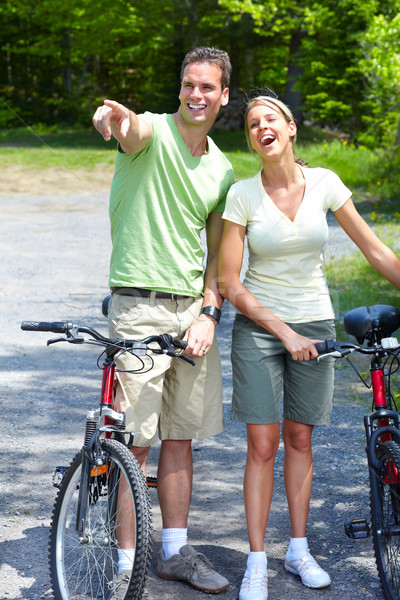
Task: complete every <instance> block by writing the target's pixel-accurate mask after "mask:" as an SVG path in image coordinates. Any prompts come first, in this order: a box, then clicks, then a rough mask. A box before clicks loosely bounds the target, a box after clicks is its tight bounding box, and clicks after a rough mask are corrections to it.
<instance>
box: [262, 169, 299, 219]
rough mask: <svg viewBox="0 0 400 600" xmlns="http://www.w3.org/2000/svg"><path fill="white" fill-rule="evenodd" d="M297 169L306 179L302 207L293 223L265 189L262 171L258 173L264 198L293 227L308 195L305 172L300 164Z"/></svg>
mask: <svg viewBox="0 0 400 600" xmlns="http://www.w3.org/2000/svg"><path fill="white" fill-rule="evenodd" d="M296 164H297V163H296ZM297 167H298V168H299V169H300V171H301V173H302V175H303V178H304V191H303V197H302V199H301V202H300V206H299V208H298V209H297V211H296V214H295V216H294V219H293V221H292V219H289V217H288V216H287V215H286V214H285V213H284V212H283V211H282V210H281V209H280V208H278V206H277V205H276V204H275V202H274V201H273V200H272V198H271V196H270V195H269V194H268V193H267V191H266V189H265V187H264V184H263V181H262V175H261V173H262V169H261V170H260V171H259V173H258V185H259V187H260V189H261V191H262V193H263V197H265V198H266V199H267V201H268V203H269V204H270V205H271V207H272V208H273V209H274V211H275V212H276V213H278V215H280V216H281V218H282V219H284V220H285V221H286V222H287V223H288V224H290V225H291V226H293V225H295V223H296V220H297V216H298V214H299V212H300V211H301V209H302V206H303V204H304V199H305V197H306V193H307V178H306V176H305V173H304V170H303V168H302V167H301V165H299V164H297Z"/></svg>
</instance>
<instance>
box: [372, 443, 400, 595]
mask: <svg viewBox="0 0 400 600" xmlns="http://www.w3.org/2000/svg"><path fill="white" fill-rule="evenodd" d="M377 458H378V460H380V461H381V462H382V463H383V466H382V468H381V469H380V470H379V472H375V471H373V470H372V469H371V470H370V483H371V529H372V538H373V546H374V553H375V560H376V565H377V568H378V575H379V580H380V583H381V587H382V592H383V595H384V597H385V598H386V600H399V599H400V484H399V483H398V476H397V473H396V472H395V473H393V467H395V470H397V471H398V473H399V474H400V445H399V444H398V443H397V442H395V441H386V442H383V443H382V444H380V445H379V447H378V448H377Z"/></svg>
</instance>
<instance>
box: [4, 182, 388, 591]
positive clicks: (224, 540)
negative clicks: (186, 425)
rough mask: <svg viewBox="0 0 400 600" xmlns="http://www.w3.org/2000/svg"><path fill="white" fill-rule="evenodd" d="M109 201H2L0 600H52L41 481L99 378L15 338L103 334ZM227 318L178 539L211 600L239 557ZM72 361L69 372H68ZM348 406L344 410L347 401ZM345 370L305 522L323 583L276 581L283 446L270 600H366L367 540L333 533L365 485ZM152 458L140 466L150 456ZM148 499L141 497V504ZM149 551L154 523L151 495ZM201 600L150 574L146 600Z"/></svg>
mask: <svg viewBox="0 0 400 600" xmlns="http://www.w3.org/2000/svg"><path fill="white" fill-rule="evenodd" d="M107 196H108V194H107V193H88V194H87V195H81V194H80V195H69V196H63V195H56V196H54V197H44V196H29V195H21V196H12V195H7V196H4V197H2V198H0V203H1V211H2V215H3V219H2V220H1V222H0V244H1V249H2V261H1V263H0V280H1V281H2V282H3V293H2V294H1V318H0V336H1V339H2V341H3V343H2V346H1V349H0V357H1V362H0V364H1V388H0V389H1V406H2V407H3V415H2V419H1V423H0V451H1V459H2V460H1V462H0V495H1V514H0V598H1V599H3V600H4V599H10V600H11V599H16V600H19V599H24V600H28V599H29V600H41V599H47V598H50V597H51V592H50V589H49V576H48V567H47V543H48V527H49V520H50V515H51V511H52V505H53V502H54V497H55V489H54V488H53V487H52V485H51V473H52V470H53V468H54V466H55V465H64V464H68V463H69V461H70V460H71V459H72V457H73V456H74V454H75V453H76V451H77V449H78V448H79V447H80V445H81V443H82V434H83V427H84V425H83V423H84V418H85V414H86V412H87V410H88V409H89V408H92V407H94V406H95V405H96V404H97V397H98V389H99V385H100V372H99V371H96V369H95V359H96V353H94V352H93V350H92V349H90V348H87V347H84V348H80V347H72V346H69V345H65V346H64V345H62V344H59V345H57V346H55V347H46V340H47V337H48V336H47V334H45V333H43V334H40V333H37V334H34V333H28V332H22V331H21V330H20V322H21V321H22V320H23V319H38V320H63V319H68V320H81V321H85V322H87V323H89V324H91V325H92V326H94V327H96V328H98V329H100V330H103V331H104V332H106V330H107V329H106V323H105V320H104V319H103V317H102V316H101V310H100V305H101V300H102V298H103V297H104V296H105V295H106V294H107V291H108V290H107V275H108V258H109V252H110V243H109V236H108V221H107ZM232 318H233V310H232V309H231V308H229V306H226V307H225V309H224V313H223V318H222V321H221V324H220V326H219V327H218V337H219V342H220V348H221V354H222V361H223V368H224V386H225V392H224V406H225V412H226V429H225V431H224V433H223V434H221V435H219V436H216V437H214V438H211V439H207V440H202V441H199V442H195V443H194V452H193V456H194V469H195V476H194V490H193V501H192V508H191V515H190V529H189V534H190V540H191V542H192V543H193V544H194V545H195V546H196V547H197V548H198V549H199V550H200V551H204V552H205V553H206V554H207V556H208V557H209V558H210V560H211V561H212V562H213V563H214V565H216V566H217V568H218V569H219V570H220V571H221V572H222V573H223V574H224V575H225V576H226V577H228V579H229V580H230V582H231V585H230V587H229V589H228V590H227V591H226V592H223V593H221V595H220V596H219V597H220V598H221V600H231V599H232V600H233V599H237V597H238V589H239V586H240V582H241V578H242V574H243V570H244V566H245V561H246V555H247V551H248V545H247V540H246V529H245V518H244V510H243V502H242V491H241V481H242V476H243V468H244V463H245V450H246V444H245V431H244V426H242V425H240V424H237V423H233V422H231V421H230V420H229V403H230V393H231V372H230V362H229V339H230V330H231V326H232ZM78 360H79V362H78ZM349 396H350V400H349ZM355 396H357V397H360V396H363V392H362V390H360V388H359V386H358V385H357V383H356V380H355V378H354V376H353V375H352V373H351V371H349V370H348V369H347V368H340V369H338V371H337V388H336V394H335V405H334V411H333V419H332V423H331V425H330V426H329V427H324V428H319V429H317V430H316V432H315V439H314V449H315V453H314V456H315V476H314V491H313V498H312V503H311V512H310V519H309V532H308V535H309V540H310V543H311V547H312V552H313V554H314V555H315V556H316V557H317V558H318V560H319V561H320V562H321V565H322V566H324V567H326V568H327V569H328V570H329V571H330V573H331V576H332V580H333V583H332V585H331V586H330V587H329V588H327V589H325V590H310V589H307V588H305V587H303V586H302V585H301V583H300V582H299V580H298V579H297V578H296V577H294V576H292V575H290V574H287V573H286V572H285V571H284V569H283V564H282V559H283V557H284V554H285V552H286V545H287V541H288V535H289V530H288V514H287V508H286V502H285V497H284V491H283V483H282V448H280V450H279V457H278V461H277V465H278V466H277V469H276V489H275V495H274V501H273V506H272V511H271V517H270V523H269V528H268V533H267V538H266V539H267V542H266V548H267V551H268V555H269V576H270V585H269V589H270V595H269V598H270V600H301V599H307V600H309V599H310V600H311V599H312V600H317V599H318V600H319V599H324V600H333V599H335V600H349V598H350V599H357V600H371V599H375V600H378V599H380V598H382V595H381V592H380V588H379V585H378V581H377V573H376V569H375V565H374V560H373V553H372V543H371V540H370V539H367V540H361V541H357V542H355V541H351V540H349V539H348V538H346V537H345V535H344V531H343V523H344V522H345V521H346V520H349V519H351V518H353V517H357V516H367V513H368V502H369V500H368V482H367V467H366V459H365V452H364V441H363V427H362V417H363V415H364V413H365V412H367V407H366V405H365V404H363V403H362V402H360V401H359V400H358V401H357V402H355V401H354V402H353V401H352V400H351V398H354V397H355ZM157 451H158V449H157V447H155V448H154V449H153V450H152V455H151V460H153V459H154V462H155V461H156V458H157ZM151 493H153V492H151ZM153 514H154V528H155V533H154V539H155V549H156V550H157V549H158V547H159V542H160V514H159V509H158V505H157V500H156V496H155V495H154V497H153ZM204 597H206V595H205V594H202V593H201V592H196V591H195V590H193V589H192V588H190V587H189V586H187V585H185V584H182V583H173V582H166V581H163V580H160V579H158V578H157V576H156V575H155V566H154V560H153V564H152V566H151V570H150V575H149V579H148V585H147V589H146V592H145V594H144V599H145V600H158V599H160V598H163V599H166V600H185V599H187V600H197V599H199V600H200V599H201V598H204Z"/></svg>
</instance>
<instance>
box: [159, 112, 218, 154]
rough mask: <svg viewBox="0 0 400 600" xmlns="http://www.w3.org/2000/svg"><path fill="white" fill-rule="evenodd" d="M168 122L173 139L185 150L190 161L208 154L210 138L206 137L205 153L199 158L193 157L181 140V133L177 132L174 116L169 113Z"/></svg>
mask: <svg viewBox="0 0 400 600" xmlns="http://www.w3.org/2000/svg"><path fill="white" fill-rule="evenodd" d="M168 122H169V124H170V127H171V130H172V133H173V135H174V137H175V139H177V140H178V141H179V145H181V146H182V147H183V148H184V149H185V152H187V154H188V156H190V157H191V158H192V159H194V160H198V159H201V158H203V156H207V155H208V154H209V153H210V138H209V137H208V135H206V151H205V152H203V154H200V155H199V156H193V154H192V153H191V152H190V150H189V148H188V146H187V145H186V142H185V140H184V139H183V137H182V134H181V132H180V131H179V127H178V125H177V124H176V123H175V119H174V115H173V114H171V113H168ZM171 125H172V126H171Z"/></svg>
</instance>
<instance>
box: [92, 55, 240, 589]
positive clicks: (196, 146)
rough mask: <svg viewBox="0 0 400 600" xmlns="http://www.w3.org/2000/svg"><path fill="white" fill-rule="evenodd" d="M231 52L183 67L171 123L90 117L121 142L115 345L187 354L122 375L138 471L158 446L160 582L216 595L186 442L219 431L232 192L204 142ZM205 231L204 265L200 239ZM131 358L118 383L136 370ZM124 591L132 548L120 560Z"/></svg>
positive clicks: (103, 112) (224, 88)
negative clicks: (152, 342)
mask: <svg viewBox="0 0 400 600" xmlns="http://www.w3.org/2000/svg"><path fill="white" fill-rule="evenodd" d="M230 72H231V65H230V61H229V57H228V55H227V54H226V52H224V51H222V50H219V49H216V48H207V47H201V48H196V49H194V50H192V51H191V52H189V53H188V54H187V55H186V57H185V59H184V61H183V64H182V72H181V78H182V79H181V89H180V94H179V100H180V105H179V108H178V110H177V112H176V113H174V114H172V115H165V114H163V115H159V114H151V113H144V114H143V115H139V116H138V115H136V114H135V113H134V112H132V111H131V110H128V109H127V108H126V107H124V106H122V105H121V104H118V103H117V102H113V101H110V100H105V101H104V106H102V107H99V108H98V109H97V111H96V113H95V115H94V117H93V123H94V125H95V127H96V129H97V130H98V131H99V132H100V133H101V134H102V135H103V137H104V139H105V140H110V139H111V136H112V135H113V136H114V137H115V138H116V139H117V140H118V142H119V144H118V153H117V157H116V165H115V174H114V179H113V183H112V188H111V196H110V219H111V237H112V242H113V250H112V255H111V263H110V287H111V291H112V299H111V303H110V311H109V323H110V335H111V336H112V337H114V336H115V337H125V338H131V339H140V338H144V337H145V336H147V335H151V334H158V333H163V332H167V333H171V334H172V335H175V336H177V337H181V338H183V339H185V340H186V341H187V343H188V346H187V349H186V350H185V353H186V354H187V355H188V356H190V357H192V358H194V359H195V362H196V365H195V367H192V366H191V365H188V364H187V363H185V362H184V361H180V360H173V359H170V358H168V357H166V356H160V357H157V356H155V357H154V359H155V365H154V368H153V369H152V370H151V371H149V372H148V373H143V374H139V375H129V374H128V373H124V372H119V374H118V384H119V385H118V390H117V399H118V403H119V406H120V409H121V410H123V411H124V412H125V414H126V419H127V428H128V429H131V430H133V431H135V439H134V446H133V447H132V451H133V452H134V454H135V456H136V458H137V460H138V461H139V463H140V465H141V467H142V469H143V471H144V472H145V465H146V459H147V456H148V452H149V449H150V446H151V445H152V444H153V443H154V442H155V441H156V440H157V432H158V435H159V438H160V439H161V451H160V458H159V465H158V476H157V480H158V486H157V490H158V498H159V503H160V508H161V514H162V522H163V530H162V549H161V550H160V554H159V557H158V565H157V573H158V575H159V576H160V577H163V578H166V579H179V580H183V581H187V582H188V583H190V584H191V585H193V586H194V587H195V588H197V589H200V590H202V591H204V592H214V593H215V592H219V591H221V590H223V589H225V588H226V587H228V585H229V583H228V581H227V580H226V579H225V578H224V577H222V576H221V575H219V574H218V573H216V572H215V571H214V570H213V569H212V568H211V566H210V564H209V563H208V561H207V559H206V558H205V557H204V556H203V555H202V554H199V553H198V552H196V551H195V550H194V548H193V547H192V546H190V545H188V544H187V520H188V514H189V506H190V496H191V489H192V470H193V467H192V452H191V440H192V439H193V438H200V437H205V436H209V435H214V434H216V433H219V432H220V431H222V429H223V412H222V378H221V367H220V359H219V352H218V347H217V343H216V339H215V335H214V330H215V326H216V325H217V323H218V320H219V316H220V308H221V306H222V302H223V299H222V297H221V295H220V294H219V291H218V286H217V263H218V250H219V243H220V238H221V233H222V219H221V213H222V211H223V208H224V203H225V197H226V193H227V191H228V189H229V187H230V185H231V184H232V183H233V170H232V166H231V165H230V163H229V162H228V161H227V159H226V158H225V157H224V155H223V154H222V152H221V151H220V150H219V149H218V148H217V147H216V145H215V144H214V142H213V141H212V140H211V139H210V138H209V137H207V133H208V132H209V130H210V128H211V127H212V125H213V124H214V122H215V119H216V117H217V115H218V112H219V109H220V107H221V106H225V105H226V104H227V103H228V99H229V90H228V85H229V77H230ZM204 228H205V229H206V235H207V263H206V268H205V271H204V268H203V259H204V250H203V248H202V245H201V239H200V234H201V231H202V230H203V229H204ZM132 360H133V359H132V357H131V356H130V355H129V354H128V353H125V354H124V355H123V356H122V357H121V359H120V360H119V363H118V368H119V369H120V370H122V371H126V370H129V368H131V369H132V368H133V369H134V368H136V367H137V364H132ZM120 554H121V556H120V564H119V569H120V576H119V577H120V580H119V581H118V582H117V583H118V586H119V587H121V586H122V585H123V583H125V586H127V585H128V582H129V576H130V571H131V568H132V562H133V557H134V550H133V549H132V548H128V549H126V550H125V551H124V552H120Z"/></svg>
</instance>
